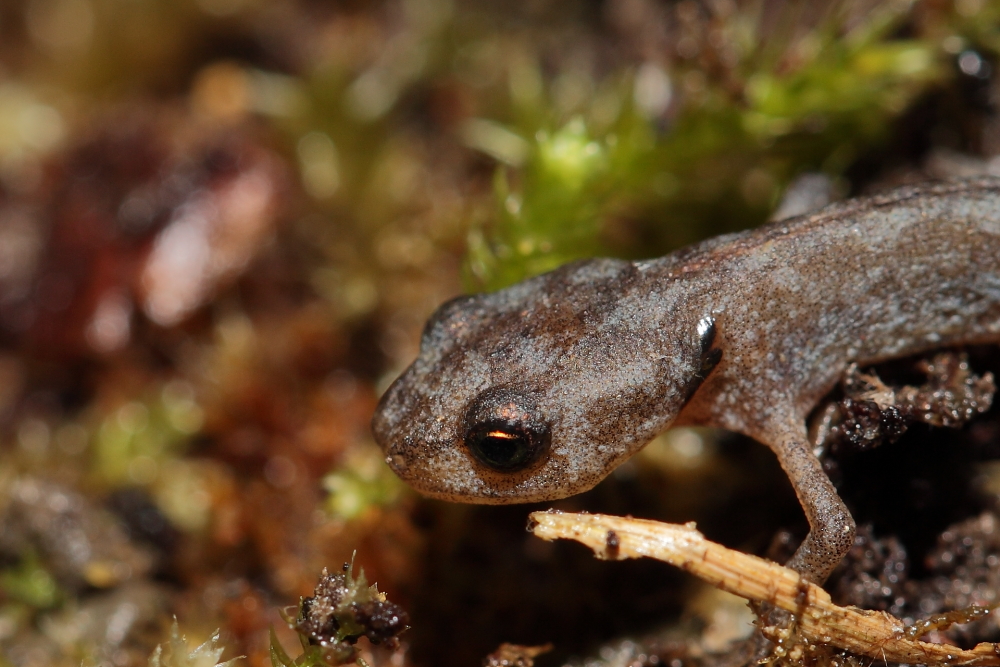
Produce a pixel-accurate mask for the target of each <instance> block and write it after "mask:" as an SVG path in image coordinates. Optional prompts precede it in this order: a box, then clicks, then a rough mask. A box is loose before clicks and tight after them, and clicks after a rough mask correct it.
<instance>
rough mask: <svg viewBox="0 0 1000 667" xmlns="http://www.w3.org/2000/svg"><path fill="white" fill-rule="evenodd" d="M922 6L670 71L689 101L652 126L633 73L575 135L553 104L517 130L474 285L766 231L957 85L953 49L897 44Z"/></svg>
mask: <svg viewBox="0 0 1000 667" xmlns="http://www.w3.org/2000/svg"><path fill="white" fill-rule="evenodd" d="M908 7H909V5H901V6H895V7H890V8H888V9H883V10H880V11H878V12H873V13H872V15H870V16H869V17H868V18H867V19H866V20H865V21H864V22H862V24H861V25H860V26H858V27H855V28H854V29H852V30H850V31H849V32H847V33H846V34H844V28H843V25H842V21H841V20H840V19H839V18H838V17H836V16H833V17H831V18H830V19H828V20H827V21H826V22H825V23H823V24H822V25H820V26H819V27H818V28H815V29H814V30H813V31H812V32H811V33H809V34H807V35H805V36H803V37H799V38H798V39H797V40H795V41H794V42H793V41H791V40H786V41H782V40H781V39H772V40H771V41H770V42H768V41H765V42H763V43H761V44H760V45H757V46H755V47H751V48H747V49H746V50H745V52H744V55H743V57H742V59H741V60H740V62H738V63H737V64H735V65H734V66H733V67H732V68H731V70H730V71H729V72H728V73H726V74H724V75H717V76H715V77H714V78H710V77H706V76H705V75H704V74H703V73H702V71H701V70H698V69H684V68H681V67H677V68H675V69H674V70H672V71H669V72H664V75H665V78H664V83H663V84H661V87H663V86H670V88H665V89H664V94H672V95H673V97H675V98H676V97H680V98H681V99H680V101H677V100H674V102H673V104H674V107H673V109H670V110H666V109H665V110H662V112H661V113H660V114H658V115H656V116H655V117H652V118H647V117H646V115H644V114H646V113H648V110H643V109H641V108H640V107H639V105H637V104H636V102H635V100H636V99H638V97H639V91H638V89H637V88H636V83H637V77H636V76H633V75H632V74H631V73H628V72H626V73H617V74H614V75H612V76H611V78H610V79H609V80H608V81H607V82H603V83H599V84H598V85H597V88H598V89H599V90H603V91H606V92H605V94H604V96H602V95H595V96H594V98H593V100H592V102H591V104H590V106H589V107H588V108H587V109H584V110H583V112H582V114H581V115H579V116H576V117H573V118H571V119H569V120H568V121H565V122H563V123H561V124H555V125H554V124H553V118H557V117H558V114H557V112H556V111H554V101H553V99H552V96H549V98H546V97H545V96H544V95H543V96H541V98H540V99H539V101H538V104H539V105H540V108H535V109H532V110H529V111H525V110H523V109H522V113H520V114H517V116H518V118H519V120H518V121H516V122H515V124H514V125H513V126H511V127H509V128H505V131H507V132H509V133H511V134H513V135H516V136H517V137H520V138H521V139H523V141H524V142H525V144H526V147H525V148H524V149H523V150H522V151H521V152H522V153H523V156H524V157H523V160H522V162H521V163H520V164H516V165H514V166H511V164H505V165H504V166H502V167H500V168H498V170H497V175H496V178H495V186H494V197H495V201H496V214H495V216H494V217H493V220H492V223H491V224H490V225H488V226H486V227H484V228H477V229H475V230H473V232H472V234H471V235H470V237H469V253H468V258H467V278H468V285H469V287H470V288H472V289H483V288H485V289H496V288H499V287H503V286H506V285H508V284H511V283H513V282H516V281H518V280H520V279H522V278H524V277H526V276H528V275H532V274H536V273H539V272H542V271H546V270H549V269H551V268H554V267H556V266H558V265H559V264H562V263H564V262H566V261H569V260H571V259H575V258H578V257H585V256H590V255H593V254H598V253H611V254H617V255H624V256H634V255H649V254H658V253H662V252H664V251H666V250H669V249H671V248H673V247H676V246H678V245H681V244H683V243H688V242H691V241H693V240H696V239H697V238H700V237H702V236H705V235H708V234H710V233H716V232H719V231H725V230H727V229H731V228H742V227H746V226H748V225H755V224H759V223H760V222H763V221H764V219H766V217H767V214H768V213H769V211H770V210H771V208H772V207H773V205H774V204H775V203H776V201H777V199H778V196H779V194H780V192H781V191H782V190H783V188H784V186H785V185H786V184H787V183H788V181H789V180H790V179H791V178H793V177H794V176H795V175H797V174H799V173H801V172H803V171H806V170H817V169H821V170H823V171H825V172H827V173H828V174H830V175H833V176H837V175H839V174H841V173H843V171H844V170H845V169H846V168H847V167H848V166H849V165H850V164H851V163H852V161H853V160H854V159H856V157H857V156H858V155H859V154H860V153H861V152H862V151H863V150H870V149H872V148H873V147H874V146H877V145H878V144H879V143H880V142H882V141H884V139H885V137H886V134H887V131H888V128H889V127H890V124H891V122H892V121H893V119H895V118H897V117H898V116H899V115H900V114H901V113H903V112H904V111H905V110H906V109H907V108H908V106H909V105H910V104H911V103H912V102H913V101H914V100H915V99H916V98H917V97H918V96H920V95H921V94H923V93H926V92H927V91H929V90H930V89H931V88H932V87H933V86H935V85H937V84H939V83H940V82H942V81H943V80H945V78H946V77H947V76H949V72H950V70H949V69H948V68H946V67H944V66H943V65H942V62H943V61H944V58H945V57H947V56H948V54H947V53H945V52H944V51H943V50H942V47H941V45H940V44H939V42H938V41H936V40H934V39H932V38H931V37H930V36H927V37H925V38H922V39H921V38H917V39H906V40H900V39H895V38H893V37H892V35H893V32H894V31H895V30H897V29H898V28H899V27H900V26H901V25H902V24H903V23H904V21H906V20H908V18H909V14H908ZM740 11H743V12H749V11H750V10H749V9H744V10H740ZM750 18H752V17H750V16H748V15H741V14H739V13H737V14H735V15H733V16H731V17H730V18H729V19H727V21H728V23H729V25H728V27H727V28H725V29H724V31H723V32H725V30H728V31H729V33H730V34H733V35H735V34H737V33H738V32H739V26H740V25H742V24H745V23H747V22H748V21H749V19H750ZM753 37H754V36H753V35H752V34H751V35H750V38H749V39H748V41H750V42H752V41H753ZM515 75H517V76H521V77H524V76H525V74H524V73H523V72H521V73H512V74H511V76H515ZM527 78H532V77H527ZM535 78H539V77H537V75H536V77H535ZM512 88H515V89H516V88H517V86H516V85H514V83H513V82H512ZM677 89H682V90H680V92H678V91H677ZM607 91H610V93H609V92H607ZM671 91H673V92H672V93H671ZM607 95H611V96H617V98H616V99H612V101H611V102H610V103H609V101H608V98H607ZM608 109H611V110H613V111H614V114H613V115H612V116H611V118H610V120H609V119H608V118H607V116H608V114H607V110H608ZM599 119H603V120H599ZM553 126H554V127H555V129H550V127H553ZM595 128H597V129H595ZM479 147H481V148H482V146H479ZM488 152H489V151H488ZM494 154H496V152H494ZM508 162H509V161H508ZM617 217H625V218H629V219H633V220H638V221H639V222H640V227H642V233H640V234H638V235H637V237H636V238H634V239H630V240H627V241H626V242H625V243H621V242H613V241H609V239H613V238H614V236H615V235H614V234H613V233H612V234H608V231H609V227H613V226H614V225H615V224H616V218H617Z"/></svg>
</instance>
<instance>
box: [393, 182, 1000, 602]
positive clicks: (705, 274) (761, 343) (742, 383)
mask: <svg viewBox="0 0 1000 667" xmlns="http://www.w3.org/2000/svg"><path fill="white" fill-rule="evenodd" d="M997 340H1000V179H989V178H982V179H975V180H968V181H960V182H951V183H940V184H929V185H922V186H916V187H907V188H902V189H899V190H895V191H892V192H888V193H886V194H882V195H877V196H875V197H869V198H864V199H855V200H850V201H847V202H844V203H841V204H836V205H833V206H830V207H827V208H825V209H823V210H821V211H819V212H816V213H814V214H810V215H806V216H802V217H798V218H792V219H788V220H783V221H780V222H777V223H774V224H771V225H768V226H766V227H762V228H760V229H756V230H752V231H748V232H743V233H739V234H733V235H729V236H723V237H719V238H716V239H712V240H710V241H707V242H704V243H701V244H699V245H696V246H693V247H691V248H688V249H686V250H682V251H680V252H677V253H674V254H672V255H668V256H666V257H663V258H661V259H656V260H650V261H641V262H625V261H618V260H610V259H597V260H587V261H582V262H576V263H574V264H570V265H567V266H564V267H562V268H560V269H557V270H556V271H553V272H551V273H548V274H545V275H542V276H538V277H536V278H532V279H530V280H527V281H524V282H522V283H520V284H518V285H515V286H513V287H510V288H508V289H505V290H502V291H500V292H496V293H493V294H481V295H477V296H471V297H463V298H460V299H457V300H455V301H452V302H449V303H448V304H445V305H444V306H442V307H441V308H440V309H439V311H438V312H437V313H436V314H435V315H434V317H432V318H431V320H430V322H428V324H427V328H426V330H425V332H424V336H423V340H422V343H421V349H420V355H419V357H418V358H417V360H416V361H415V362H414V363H413V365H412V366H411V367H410V368H409V369H408V370H407V371H406V372H405V373H404V374H403V375H402V376H401V377H400V378H399V379H398V380H397V381H396V382H395V383H394V384H393V385H392V387H390V388H389V390H388V391H387V392H386V394H385V396H384V397H383V399H382V402H381V404H380V405H379V408H378V411H377V413H376V415H375V419H374V421H373V429H374V433H375V438H376V439H377V440H378V442H379V444H380V445H381V446H382V447H383V449H384V450H385V453H386V460H387V462H388V463H389V465H390V466H392V468H393V470H395V471H396V472H397V473H398V474H399V475H400V476H401V477H402V478H403V479H405V480H406V481H408V482H409V483H410V484H412V485H413V486H414V487H416V488H417V489H418V490H420V491H421V492H423V493H425V494H427V495H431V496H434V497H437V498H443V499H446V500H454V501H461V502H477V503H515V502H528V501H539V500H550V499H555V498H561V497H565V496H568V495H572V494H575V493H579V492H581V491H585V490H587V489H589V488H591V487H592V486H594V485H595V484H596V483H597V482H599V481H600V480H601V479H603V478H604V477H605V476H606V475H607V474H608V473H610V472H611V471H612V470H613V469H614V468H615V467H616V466H618V465H619V464H620V463H622V462H623V461H625V460H626V459H628V458H629V457H630V456H632V455H633V454H634V453H635V452H636V451H638V450H639V449H640V448H641V447H642V446H643V445H645V444H646V443H647V442H648V441H649V440H650V439H651V438H652V437H653V436H655V435H656V434H657V433H659V432H660V431H663V430H664V429H666V428H668V427H670V426H672V425H681V424H701V425H710V426H718V427H722V428H727V429H730V430H733V431H738V432H740V433H744V434H746V435H749V436H751V437H753V438H756V439H757V440H759V441H760V442H762V443H764V444H766V445H768V446H769V447H771V449H772V450H774V452H775V454H777V456H778V459H779V461H780V462H781V465H782V467H783V468H784V470H785V471H786V473H787V474H788V476H789V478H790V480H791V482H792V485H793V486H794V488H795V491H796V494H797V495H798V498H799V501H800V502H801V503H802V506H803V508H804V510H805V513H806V516H807V517H808V519H809V524H810V527H811V531H810V533H809V535H808V537H807V538H806V540H805V541H804V542H803V544H802V545H801V546H800V547H799V550H798V551H797V552H796V554H795V555H794V557H793V558H792V560H791V562H790V563H789V565H790V566H791V567H794V568H795V569H797V570H799V571H800V572H802V573H803V574H804V575H805V576H807V577H809V578H810V579H812V580H813V581H816V582H822V581H824V580H825V579H826V577H827V576H828V575H829V573H830V571H831V570H832V569H833V568H834V567H835V566H836V564H837V563H838V562H839V561H840V559H841V557H842V556H843V555H844V553H846V551H847V550H848V549H849V548H850V546H851V544H852V542H853V539H854V521H853V519H852V518H851V515H850V513H849V512H848V511H847V508H846V507H845V506H844V504H843V502H842V501H841V499H840V497H839V496H838V495H837V492H836V490H835V489H834V487H833V485H832V484H831V483H830V481H829V479H828V478H827V476H826V474H825V473H824V472H823V470H822V467H821V466H820V463H819V461H818V460H817V459H816V457H815V456H814V454H813V452H812V449H811V447H810V446H809V444H808V443H807V437H806V426H805V420H806V417H807V415H808V414H809V412H810V411H811V410H812V408H813V407H814V406H815V405H816V403H817V401H818V400H819V399H820V398H821V397H822V396H823V395H824V394H826V393H827V392H828V391H830V389H831V388H832V387H833V386H834V385H835V384H836V383H837V381H838V379H839V378H840V377H841V376H842V374H843V373H844V370H845V369H846V368H847V366H848V365H849V364H850V363H852V362H857V363H858V364H861V365H866V364H872V363H876V362H880V361H883V360H886V359H891V358H894V357H898V356H903V355H908V354H914V353H919V352H921V351H925V350H929V349H932V348H937V347H942V346H947V345H956V344H966V343H981V342H990V341H997ZM720 355H721V356H720ZM716 362H717V363H716ZM483 406H485V407H483ZM490 410H493V411H494V413H495V414H498V415H499V414H501V413H502V414H503V415H504V416H505V417H504V418H509V419H514V420H517V419H529V420H531V421H530V424H529V426H530V428H536V426H537V425H542V426H541V427H539V428H544V429H546V430H545V433H546V440H545V441H544V444H543V445H540V446H539V452H540V453H539V454H538V455H537V457H535V458H533V459H531V460H530V461H529V463H528V465H526V466H525V467H523V468H519V469H516V470H507V471H504V470H498V469H495V468H494V467H492V466H491V465H486V464H484V463H483V462H482V457H478V458H477V456H474V455H472V453H471V451H470V444H469V443H468V442H466V439H467V433H471V431H469V429H470V424H474V423H475V421H476V420H477V419H480V415H482V414H486V413H489V411H490ZM490 414H493V413H490ZM469 438H471V436H469Z"/></svg>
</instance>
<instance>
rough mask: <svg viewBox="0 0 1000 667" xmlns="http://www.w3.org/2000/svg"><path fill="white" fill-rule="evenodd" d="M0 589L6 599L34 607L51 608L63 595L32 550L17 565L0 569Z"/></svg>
mask: <svg viewBox="0 0 1000 667" xmlns="http://www.w3.org/2000/svg"><path fill="white" fill-rule="evenodd" d="M0 591H3V594H4V597H6V598H7V599H9V600H13V601H16V602H20V603H22V604H25V605H27V606H29V607H32V608H34V609H51V608H52V607H55V606H56V605H58V604H59V602H60V601H61V600H62V597H63V595H62V592H61V591H60V590H59V585H58V584H57V583H56V580H55V578H54V577H53V576H52V574H51V573H50V572H49V571H48V570H46V569H45V568H44V567H43V566H42V563H41V561H40V560H39V559H38V557H37V555H36V554H35V553H34V552H32V551H29V552H28V553H26V554H25V555H24V557H23V559H22V560H21V561H20V562H19V563H18V564H17V565H14V566H12V567H8V568H5V569H3V570H0Z"/></svg>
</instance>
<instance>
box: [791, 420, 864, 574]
mask: <svg viewBox="0 0 1000 667" xmlns="http://www.w3.org/2000/svg"><path fill="white" fill-rule="evenodd" d="M806 442H807V438H806V434H805V431H804V429H802V430H801V433H800V432H799V431H798V430H796V431H789V432H787V433H784V434H783V435H782V437H781V438H780V439H779V440H778V441H777V444H776V445H772V449H774V451H775V453H776V454H777V455H778V461H779V462H780V463H781V467H782V468H783V469H784V470H785V473H786V474H787V475H788V478H789V479H790V480H791V482H792V487H793V488H794V489H795V495H796V496H798V498H799V503H801V505H802V509H803V510H804V511H805V513H806V518H807V519H808V520H809V535H807V536H806V539H805V540H804V541H803V542H802V544H801V545H799V548H798V550H797V551H796V552H795V555H793V556H792V558H791V559H790V560H789V561H788V562H787V563H786V564H785V565H786V567H790V568H791V569H793V570H795V571H797V572H799V573H801V574H802V575H803V576H804V577H806V578H807V579H809V580H810V581H812V582H813V583H816V584H823V582H825V581H826V579H827V577H829V576H830V573H831V572H833V569H834V568H835V567H837V565H838V564H839V563H840V561H841V559H843V557H844V556H845V555H846V554H847V552H848V551H849V550H850V548H851V546H852V545H853V544H854V534H855V525H854V518H853V517H852V516H851V513H850V512H849V511H848V510H847V507H846V506H845V505H844V501H843V500H841V499H840V495H839V494H838V493H837V490H836V489H835V488H834V487H833V484H832V483H831V482H830V478H829V477H827V475H826V473H825V472H823V466H822V464H821V463H820V462H819V459H817V458H816V456H815V455H814V454H813V453H812V450H811V449H810V448H809V446H808V445H807V444H806Z"/></svg>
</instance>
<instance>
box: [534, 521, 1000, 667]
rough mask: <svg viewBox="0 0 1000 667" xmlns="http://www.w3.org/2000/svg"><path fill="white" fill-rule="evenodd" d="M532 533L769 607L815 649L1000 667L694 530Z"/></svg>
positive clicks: (614, 526)
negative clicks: (681, 575) (661, 567)
mask: <svg viewBox="0 0 1000 667" xmlns="http://www.w3.org/2000/svg"><path fill="white" fill-rule="evenodd" d="M529 528H530V530H531V531H532V532H533V533H534V534H535V535H536V536H538V537H540V538H542V539H545V540H554V539H571V540H576V541H578V542H580V543H582V544H584V545H586V546H588V547H590V548H591V549H593V550H594V553H595V554H596V555H597V557H598V558H605V559H608V560H621V559H625V558H641V557H648V558H655V559H657V560H661V561H664V562H666V563H670V564H671V565H675V566H677V567H679V568H681V569H682V570H685V571H687V572H690V573H691V574H693V575H695V576H697V577H700V578H701V579H704V580H705V581H707V582H709V583H711V584H712V585H714V586H717V587H718V588H721V589H722V590H724V591H728V592H730V593H733V594H735V595H739V596H741V597H744V598H748V599H750V600H758V601H762V602H769V603H771V604H773V605H774V606H775V607H778V608H780V609H784V610H786V611H788V612H791V613H792V614H794V615H795V618H796V620H797V628H796V629H797V630H798V632H799V633H800V635H801V637H802V638H803V639H804V640H805V641H806V642H808V643H821V644H826V645H829V646H833V647H836V648H839V649H843V650H846V651H849V652H851V653H854V654H857V655H864V656H868V657H871V658H877V659H878V660H879V661H886V662H899V663H909V664H923V665H949V666H951V665H963V666H969V667H992V666H1000V644H990V643H985V642H984V643H981V644H979V645H977V646H976V647H975V648H973V649H971V650H963V649H959V648H958V647H955V646H949V645H946V644H931V643H928V642H921V641H918V640H917V637H913V636H912V634H913V633H912V632H910V631H908V629H907V627H906V626H905V625H904V624H903V622H902V621H900V620H899V619H898V618H896V617H894V616H892V615H890V614H887V613H885V612H879V611H868V610H864V609H858V608H856V607H839V606H837V605H835V604H833V602H832V601H831V599H830V595H829V594H828V593H827V592H826V591H824V590H823V589H822V588H820V587H819V586H816V585H815V584H812V583H810V582H808V581H806V580H804V579H802V578H801V577H800V576H799V574H798V573H797V572H795V571H794V570H790V569H788V568H785V567H783V566H781V565H778V564H777V563H772V562H771V561H767V560H764V559H763V558H758V557H757V556H752V555H749V554H744V553H740V552H738V551H734V550H732V549H727V548H726V547H724V546H722V545H720V544H716V543H714V542H710V541H708V540H706V539H705V536H704V535H702V534H701V533H699V532H698V531H697V530H695V528H694V526H693V525H692V524H688V525H683V526H682V525H677V524H668V523H659V522H656V521H646V520H642V519H632V518H623V517H616V516H606V515H600V514H563V513H559V512H552V511H550V512H534V513H533V514H532V515H531V524H530V526H529Z"/></svg>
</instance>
